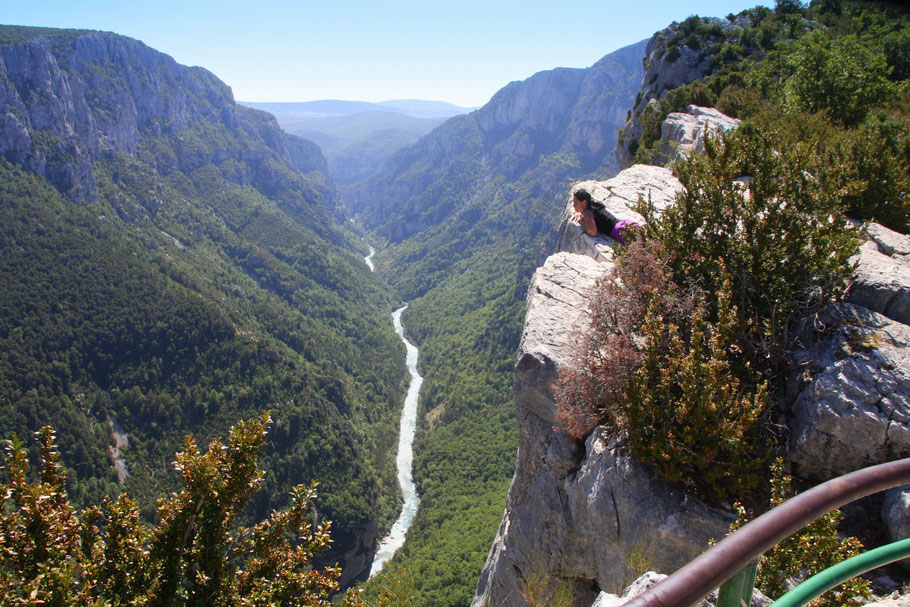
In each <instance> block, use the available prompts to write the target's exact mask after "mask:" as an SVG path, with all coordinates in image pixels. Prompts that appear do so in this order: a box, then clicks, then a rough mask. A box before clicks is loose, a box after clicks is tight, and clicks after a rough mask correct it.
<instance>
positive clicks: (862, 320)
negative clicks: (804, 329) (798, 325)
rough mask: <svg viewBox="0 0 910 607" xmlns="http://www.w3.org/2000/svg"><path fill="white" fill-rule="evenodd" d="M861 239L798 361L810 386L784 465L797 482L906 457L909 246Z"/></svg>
mask: <svg viewBox="0 0 910 607" xmlns="http://www.w3.org/2000/svg"><path fill="white" fill-rule="evenodd" d="M866 233H867V235H868V237H869V238H870V240H869V241H868V242H866V243H865V244H864V245H863V247H862V249H861V250H860V253H859V255H858V256H857V257H856V259H855V261H856V271H855V273H854V277H853V284H852V286H851V289H850V292H849V294H848V296H847V298H846V302H845V303H843V304H837V305H833V306H830V307H828V308H827V309H825V310H824V311H823V312H822V313H821V314H820V315H819V316H818V318H817V319H814V323H813V324H814V327H813V332H812V334H811V335H808V336H807V337H806V339H805V341H806V343H808V344H810V345H808V346H807V347H806V348H805V349H804V350H802V351H800V352H798V353H797V359H798V360H799V361H800V362H801V363H802V364H803V365H806V366H807V368H808V371H807V374H808V375H809V379H808V381H806V382H805V387H804V388H802V390H801V391H800V392H799V395H798V396H797V398H796V399H795V401H794V403H793V405H792V409H791V411H790V415H791V418H792V419H791V421H790V424H789V425H790V430H791V438H790V442H789V457H790V459H791V460H792V461H793V464H794V471H795V473H796V474H797V475H799V476H800V477H802V478H806V479H812V480H826V479H828V478H831V477H833V476H838V475H840V474H844V473H846V472H850V471H852V470H856V469H858V468H862V467H864V466H869V465H873V464H877V463H881V462H885V461H889V460H891V459H895V458H898V457H907V456H910V358H908V356H907V353H908V351H910V326H907V323H908V322H910V300H908V295H907V293H908V292H910V288H908V287H910V265H908V260H907V257H906V255H907V253H908V252H910V238H908V237H907V236H904V235H901V234H897V233H896V232H892V231H891V230H888V229H887V228H884V227H883V226H880V225H876V224H873V225H871V226H869V227H868V228H867V231H866Z"/></svg>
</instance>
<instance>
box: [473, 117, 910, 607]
mask: <svg viewBox="0 0 910 607" xmlns="http://www.w3.org/2000/svg"><path fill="white" fill-rule="evenodd" d="M699 113H700V114H702V115H709V114H711V112H706V111H701V110H699ZM690 115H698V114H690ZM721 116H722V115H721ZM725 118H726V117H723V118H719V120H721V121H723V120H724V119H725ZM684 120H688V119H684ZM700 128H701V129H702V131H703V130H704V129H708V128H712V126H711V125H708V124H707V123H706V124H703V125H701V127H700ZM699 136H703V133H696V134H695V136H694V138H691V137H690V139H692V140H694V139H697V138H698V137H699ZM674 149H675V146H674ZM576 187H584V188H586V189H587V190H588V191H590V192H591V193H592V195H593V197H594V199H595V200H598V201H601V202H603V203H604V205H605V206H606V207H607V208H608V209H609V210H611V211H612V212H613V213H614V214H616V215H617V216H619V217H623V218H637V215H636V213H635V212H634V211H633V210H631V209H630V208H629V205H630V204H631V203H632V202H634V201H635V200H637V199H638V196H639V195H640V196H642V197H645V198H648V197H650V198H651V200H652V201H653V202H654V203H655V205H656V206H657V208H658V209H660V208H662V207H663V206H665V205H666V204H669V203H670V202H671V201H672V199H673V198H674V196H675V193H676V192H677V191H679V189H680V188H681V185H680V184H679V182H678V181H676V179H675V178H674V177H673V175H672V173H671V171H670V170H669V169H666V168H662V167H655V166H645V165H634V166H632V167H630V168H628V169H626V170H624V171H622V172H621V173H620V174H619V175H618V176H617V177H615V178H614V179H611V180H609V181H606V182H584V183H581V184H577V186H576ZM570 213H571V196H569V197H568V200H567V204H566V210H565V212H564V214H563V221H562V223H561V225H560V231H559V234H560V238H559V242H560V252H558V253H556V254H555V255H552V256H551V257H549V258H548V259H547V260H546V262H545V263H544V265H543V266H542V267H540V268H539V269H538V270H537V272H536V273H535V275H534V278H533V281H532V284H531V287H530V289H529V291H528V298H527V316H526V321H525V327H524V332H523V335H522V340H521V345H520V348H519V352H518V359H517V363H516V368H515V380H514V394H515V405H516V409H517V418H518V422H519V449H518V456H517V460H516V471H515V476H514V479H513V481H512V486H511V489H510V492H509V497H508V501H507V505H506V511H505V514H504V516H503V520H502V523H501V525H500V528H499V532H498V534H497V537H496V539H495V541H494V544H493V546H492V548H491V550H490V554H489V557H488V559H487V562H486V565H485V567H484V569H483V572H482V574H481V578H480V582H479V585H478V590H477V594H476V596H475V599H474V602H473V603H472V605H473V606H474V607H480V606H481V605H484V604H486V602H487V601H488V602H489V604H495V605H507V606H516V607H517V606H523V605H525V604H526V603H525V601H524V599H523V598H522V582H523V580H525V579H527V578H528V576H529V575H531V574H532V573H533V572H535V571H536V572H540V571H543V572H544V573H545V574H546V575H548V576H550V578H551V579H554V580H558V579H563V580H571V581H573V582H575V588H576V597H575V598H576V604H577V605H588V604H591V601H592V600H593V599H594V597H595V596H596V594H597V592H599V591H606V592H611V593H614V594H620V592H621V591H622V589H623V588H624V587H625V586H626V585H627V584H628V583H629V582H630V581H631V580H632V579H634V578H635V577H636V576H637V574H638V573H640V570H639V568H640V567H647V568H651V569H654V570H656V571H661V572H672V571H673V570H675V569H676V568H677V567H679V566H680V565H682V564H683V563H684V562H686V561H688V560H690V559H691V558H692V557H694V556H696V555H697V554H699V553H700V552H701V551H703V550H704V549H705V548H706V547H707V543H708V540H709V539H711V538H720V537H722V536H723V535H725V534H726V530H727V525H728V524H729V523H730V521H731V520H732V519H733V516H732V514H731V512H730V511H725V510H718V509H716V508H712V507H709V506H707V505H705V504H703V503H701V502H699V501H698V500H697V499H695V498H693V497H692V496H691V495H687V494H685V493H684V492H681V491H680V490H678V489H676V488H674V487H672V486H670V485H669V484H668V483H667V482H666V481H664V480H663V479H661V478H659V477H657V476H655V475H654V474H653V473H652V472H651V470H650V468H649V467H647V466H643V465H641V464H640V463H638V462H637V461H636V460H635V459H634V458H632V457H631V455H630V454H629V451H628V449H627V448H626V438H625V436H624V435H622V434H619V435H611V434H610V433H608V432H607V431H606V430H605V429H604V428H601V427H599V428H597V429H595V431H594V432H593V433H592V434H591V435H590V436H589V437H588V439H587V440H586V441H585V442H584V444H579V443H577V442H575V441H573V440H572V439H570V438H569V437H568V436H567V435H566V434H564V433H562V432H560V431H557V430H554V428H553V422H554V419H555V412H556V406H555V402H554V396H553V391H552V386H553V382H554V381H555V379H556V378H557V376H558V374H559V372H560V371H561V370H563V369H567V368H572V366H573V365H574V364H576V363H577V361H576V360H575V356H576V349H575V344H576V343H577V341H578V339H579V327H584V326H585V323H586V320H585V318H586V316H587V305H588V304H587V300H588V298H589V296H590V294H591V292H592V289H593V288H594V286H595V283H596V281H597V279H598V278H599V277H601V276H603V275H604V274H605V273H606V272H608V271H609V268H610V267H611V264H612V246H611V245H612V243H611V241H610V239H609V238H605V237H602V236H599V237H597V238H590V237H588V236H587V235H586V234H584V233H583V232H582V231H581V230H580V228H579V227H578V225H577V224H574V223H572V222H571V221H569V218H570ZM864 233H865V234H866V236H867V238H868V241H867V242H866V244H865V245H864V246H863V248H862V250H861V252H860V254H859V255H858V256H857V258H856V260H855V261H856V270H855V274H854V279H853V284H852V287H851V289H850V292H849V295H848V297H847V298H846V301H845V302H844V303H841V304H837V305H833V306H830V307H829V308H827V309H826V310H824V311H823V312H822V313H821V314H820V315H818V317H817V318H814V319H812V322H808V323H807V325H806V326H807V329H806V332H805V335H804V336H803V338H802V340H801V343H802V344H803V348H802V350H801V351H800V352H798V354H797V357H798V359H799V360H800V361H801V367H800V369H799V370H798V372H797V373H795V374H794V376H793V377H792V378H791V380H790V383H789V387H788V390H787V394H788V399H787V402H788V403H789V404H788V405H787V406H786V407H785V411H784V415H783V419H782V420H781V423H783V424H786V426H787V427H789V430H790V436H789V441H788V444H787V453H788V456H787V457H788V460H789V462H790V463H791V464H792V468H793V473H794V474H795V475H796V476H797V477H798V478H799V479H802V480H805V481H809V482H818V481H823V480H827V479H828V478H832V477H833V476H837V475H840V474H843V473H845V472H848V471H851V470H854V469H857V468H860V467H863V466H867V465H872V464H875V463H880V462H883V461H888V460H890V459H893V458H895V457H906V456H908V455H910V366H908V361H910V328H908V326H907V324H906V323H907V322H908V321H910V314H908V312H907V310H908V309H910V308H908V306H907V305H906V304H907V302H906V301H905V299H906V294H907V293H908V288H910V266H908V265H907V260H908V259H910V257H908V255H910V237H907V236H904V235H900V234H896V233H894V232H891V231H890V230H887V229H885V228H883V227H881V226H879V225H875V224H872V225H870V226H867V227H866V229H865V232H864ZM907 495H908V491H906V490H904V491H901V490H894V491H892V492H891V494H889V497H888V500H887V502H886V504H885V506H884V508H883V512H876V511H875V510H874V508H875V506H874V505H873V507H872V511H871V513H870V510H869V507H868V505H867V507H866V512H867V516H868V520H867V521H865V523H866V525H867V526H869V527H875V528H879V529H886V530H887V533H888V534H889V536H890V537H892V538H894V539H897V538H900V537H906V533H907V532H908V528H910V526H908V525H907V523H906V520H907V508H908V503H910V498H908V497H907ZM598 604H603V605H607V604H610V605H612V604H614V603H610V602H608V601H607V600H606V599H605V598H604V597H601V601H600V602H599V603H598Z"/></svg>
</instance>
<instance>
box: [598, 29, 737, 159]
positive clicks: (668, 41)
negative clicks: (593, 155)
mask: <svg viewBox="0 0 910 607" xmlns="http://www.w3.org/2000/svg"><path fill="white" fill-rule="evenodd" d="M701 22H702V24H703V25H705V26H719V27H720V28H721V29H722V30H723V31H730V30H732V29H734V28H737V27H742V26H743V25H745V24H746V23H748V17H745V16H741V17H737V19H736V20H735V21H733V22H730V21H728V20H727V19H714V18H709V17H705V18H702V19H701ZM684 38H685V36H684V35H683V32H681V24H679V23H673V24H671V25H670V26H669V27H668V28H666V29H664V30H662V31H659V32H657V33H656V34H654V36H653V37H652V38H651V40H649V41H648V48H647V50H646V51H645V60H644V66H645V71H644V75H643V76H642V80H641V89H640V92H639V96H638V98H637V99H636V102H635V107H634V108H633V109H632V111H631V113H630V114H629V117H628V118H627V119H626V122H625V125H624V126H623V130H622V133H621V134H620V136H619V138H618V139H617V142H616V160H617V162H618V163H619V167H620V168H623V169H624V168H628V167H630V166H632V163H633V162H634V158H635V150H636V149H637V147H638V142H639V139H641V136H642V125H641V121H640V116H641V114H642V113H643V112H644V111H645V108H647V107H648V106H649V105H651V104H653V103H657V102H658V101H660V100H661V99H663V98H664V96H665V95H666V94H667V92H669V91H670V90H672V89H674V88H676V87H678V86H681V85H684V84H689V83H690V82H694V81H696V80H699V79H701V78H702V77H703V76H704V75H705V74H707V73H708V69H709V65H710V61H709V56H710V54H709V53H707V52H705V48H704V46H703V47H702V48H701V49H699V50H696V49H693V48H691V47H690V46H688V45H687V44H685V43H684V42H683V39H684ZM714 43H715V40H713V39H710V38H708V39H705V40H701V42H700V44H702V45H712V44H714Z"/></svg>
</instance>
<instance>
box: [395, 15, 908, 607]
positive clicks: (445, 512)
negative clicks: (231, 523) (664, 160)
mask: <svg viewBox="0 0 910 607" xmlns="http://www.w3.org/2000/svg"><path fill="white" fill-rule="evenodd" d="M739 17H743V18H745V19H738V18H737V15H732V14H731V15H730V16H729V17H728V18H727V19H728V20H729V21H730V23H731V24H732V23H736V24H737V25H736V26H735V27H732V28H730V29H726V28H720V27H712V25H711V22H710V21H707V20H704V19H702V18H700V17H691V18H689V19H687V20H685V21H684V22H683V23H680V24H676V25H675V26H674V27H673V28H670V29H669V30H667V31H665V32H661V33H658V34H657V36H658V38H659V42H661V43H662V44H663V50H662V51H659V52H663V53H670V54H673V53H674V52H676V53H678V49H679V48H680V47H681V46H683V45H688V46H689V47H690V48H694V49H697V50H698V51H699V52H700V53H702V54H703V56H704V58H706V59H708V61H709V65H710V67H709V71H708V73H707V75H706V76H705V77H704V78H703V79H702V80H699V81H697V82H694V83H692V84H689V85H684V86H682V87H679V88H678V89H674V90H672V91H670V92H669V93H668V94H667V95H666V96H665V97H664V98H663V100H662V101H661V102H660V103H658V104H652V105H650V106H648V109H647V110H646V113H645V114H644V115H642V116H641V120H642V122H643V124H644V126H645V129H644V136H643V137H642V140H641V141H640V142H638V145H637V149H636V151H637V161H640V162H655V161H658V160H659V158H658V155H657V153H658V151H659V144H660V142H659V136H660V123H661V122H662V121H663V119H664V118H665V117H666V115H667V114H668V113H669V112H671V111H680V110H682V109H684V108H685V106H686V105H688V104H690V103H696V104H701V105H715V106H717V107H719V108H720V109H721V110H722V111H725V112H727V113H729V114H731V115H733V116H736V117H739V118H742V119H744V120H746V122H747V126H746V129H747V131H748V129H754V130H755V131H754V133H753V134H752V135H750V136H749V139H748V140H749V141H750V142H751V143H750V144H749V145H761V142H762V141H765V142H766V143H769V142H768V140H767V138H768V137H772V135H773V137H776V139H775V145H781V144H784V145H786V144H793V145H794V148H793V149H815V150H819V149H821V150H824V151H825V153H829V154H830V156H827V158H829V159H837V160H838V162H836V163H829V166H831V167H832V169H833V168H834V167H836V169H834V170H836V171H840V173H839V174H838V175H832V177H831V178H832V181H831V182H830V183H831V184H836V183H839V184H840V186H841V189H840V190H839V192H840V193H841V194H846V198H844V200H843V201H842V202H843V204H845V205H846V206H847V207H848V208H847V210H848V211H849V212H850V213H851V214H852V215H853V216H856V217H861V218H873V217H874V218H876V219H879V220H881V221H884V222H885V223H886V224H888V225H890V226H892V227H895V228H898V229H905V225H906V224H905V223H904V222H905V221H906V218H907V217H908V214H907V209H906V206H905V205H906V192H907V184H908V181H907V167H908V166H910V162H908V159H910V156H908V150H910V148H908V139H907V136H906V134H907V128H906V125H907V122H906V118H905V117H906V110H907V105H908V101H907V99H908V97H907V94H908V91H907V87H906V85H905V82H904V81H905V79H906V77H907V74H906V65H905V63H906V57H908V56H910V28H908V27H907V24H908V21H907V11H906V10H905V9H903V8H899V7H896V6H894V5H889V4H876V3H850V2H843V3H841V2H837V1H827V2H820V3H813V6H812V7H811V8H809V7H807V6H804V5H802V4H800V3H798V2H789V1H785V2H779V3H778V6H777V8H776V10H770V9H766V8H763V7H758V8H756V9H752V10H750V11H745V12H744V13H742V14H741V15H740V16H739ZM838 66H840V67H844V66H846V67H847V68H848V69H846V70H837V69H836V67H838ZM645 67H647V66H645ZM859 83H862V84H859ZM857 86H859V88H857ZM851 87H852V88H851ZM495 100H496V99H495V98H494V100H493V102H495ZM825 100H828V101H825ZM493 102H491V103H493ZM632 105H633V104H632V103H631V102H630V103H629V104H628V107H629V108H631V107H632ZM456 120H460V121H462V123H464V122H466V121H467V120H468V118H467V117H461V118H459V119H456ZM454 123H455V120H453V121H450V122H449V123H447V124H446V125H444V126H443V127H442V129H447V128H448V129H449V130H450V139H451V135H452V134H454V133H455V132H458V133H459V134H461V135H462V136H464V135H465V134H467V137H466V139H465V141H467V142H468V145H477V144H476V143H474V142H479V134H472V133H470V131H469V130H465V129H461V131H456V130H455V129H454V128H453V127H452V125H453V124H454ZM762 137H765V139H762ZM430 138H432V134H431V135H430ZM472 138H473V139H472ZM466 149H468V148H466V147H464V146H463V147H459V148H456V151H455V153H454V154H453V155H452V156H451V157H449V158H447V159H443V160H439V161H437V162H438V164H439V165H440V167H443V168H440V169H438V171H448V172H449V175H448V177H453V178H446V179H445V180H442V179H438V180H435V181H434V179H437V178H438V177H439V174H438V173H436V174H434V173H433V172H432V171H429V170H428V169H426V168H425V167H421V166H420V164H419V163H414V164H413V165H410V166H409V167H408V169H407V170H408V171H411V172H413V173H416V174H422V171H425V172H427V174H428V175H430V176H431V178H430V180H429V181H430V183H432V184H433V185H432V186H431V187H429V188H428V189H427V190H426V191H425V192H424V193H423V194H422V195H421V196H422V198H420V199H419V200H420V202H419V203H418V204H417V205H416V208H410V207H409V206H408V204H405V203H402V208H403V209H405V208H407V209H409V210H410V211H412V212H414V213H416V214H417V215H419V216H421V217H424V218H425V221H424V223H426V224H429V227H426V228H423V229H420V230H418V232H417V233H416V234H414V235H412V236H409V237H405V238H404V239H403V240H401V241H400V242H398V241H396V242H393V243H391V244H390V245H389V246H388V247H387V248H385V249H384V250H383V251H382V252H381V254H380V266H379V267H380V269H381V270H382V271H383V272H384V273H385V275H386V276H387V277H388V279H389V281H390V282H391V283H392V284H393V286H395V287H396V288H397V289H398V290H399V292H400V293H401V294H402V297H403V298H405V299H408V300H410V301H411V304H410V306H409V308H408V310H407V312H406V314H405V322H406V324H407V326H408V329H409V331H410V333H411V334H412V335H413V336H414V339H415V342H416V343H417V344H418V345H419V347H420V348H421V363H422V365H423V367H424V374H425V377H426V381H425V383H424V388H423V393H422V395H421V405H422V407H423V410H424V411H425V412H426V415H425V417H424V418H423V422H422V426H421V428H420V434H419V438H418V441H417V443H416V459H415V477H416V480H417V483H418V487H419V489H420V491H421V494H422V501H421V508H420V511H419V512H418V515H417V519H416V521H415V525H414V527H413V528H412V530H411V531H410V532H409V536H408V541H407V543H406V545H405V547H404V549H403V550H402V551H401V554H399V555H397V556H396V558H395V559H394V560H393V563H392V570H393V571H396V570H397V571H399V572H407V573H408V574H409V575H411V576H413V578H414V580H415V582H414V583H415V603H416V604H420V605H453V606H454V605H466V604H467V603H468V602H469V601H470V598H471V596H472V594H473V591H474V586H475V584H476V579H477V576H478V574H479V571H480V567H481V566H482V564H483V560H484V558H485V556H486V553H487V551H488V548H489V545H490V542H491V540H492V538H493V535H494V534H495V529H496V526H497V524H498V521H499V519H500V513H501V509H502V507H503V505H504V502H505V492H506V487H507V486H508V483H509V479H510V477H511V472H512V464H511V460H512V458H513V457H514V452H515V451H514V449H515V441H516V422H515V420H514V414H513V412H512V398H511V389H510V387H511V380H512V365H513V362H514V354H515V350H516V347H517V345H518V338H519V336H520V330H521V323H522V321H523V316H524V306H523V299H524V293H525V290H526V288H527V285H528V283H529V280H530V276H531V273H532V272H533V269H534V268H536V267H537V265H539V264H540V263H541V262H542V259H543V257H544V256H545V255H546V253H548V252H550V249H551V247H552V241H551V240H549V239H548V236H551V235H552V228H553V227H554V226H553V224H554V222H555V219H556V218H557V216H558V213H559V211H560V210H561V204H562V200H563V197H564V196H565V195H566V192H567V191H568V187H569V185H570V183H571V181H572V180H580V179H583V178H606V177H609V176H611V175H612V173H611V170H610V168H609V165H608V164H607V163H606V162H604V164H603V165H602V166H601V167H591V166H590V165H587V164H585V163H583V162H579V160H580V159H579V157H578V156H577V150H573V149H572V147H571V146H566V147H564V148H562V149H561V150H558V151H553V152H550V153H549V154H544V155H543V156H541V157H540V158H539V159H538V160H539V165H535V166H534V167H533V168H530V169H528V170H526V171H524V172H522V174H521V175H520V176H518V177H516V176H514V175H511V176H510V175H506V174H500V175H498V176H493V177H490V176H488V175H487V174H486V173H484V171H485V170H486V167H485V165H484V164H483V163H484V159H483V157H482V156H481V155H480V154H481V153H482V152H480V151H478V152H476V153H471V152H467V151H466ZM414 151H415V152H416V151H417V148H416V147H415V148H414ZM822 158H825V156H818V157H816V158H815V160H813V162H818V161H820V160H819V159H822ZM875 158H877V159H879V160H880V162H875V161H873V159H875ZM428 162H430V161H429V160H428V159H424V160H423V163H428ZM472 172H475V173H477V174H482V175H484V176H483V177H482V178H481V179H477V178H472V175H471V173H472ZM838 180H839V181H838ZM425 182H426V180H425V181H424V183H425ZM829 185H830V184H829ZM831 187H833V186H831ZM440 207H445V208H444V209H443V211H442V212H439V210H438V209H439V208H440ZM440 217H442V218H443V219H440ZM410 219H411V218H409V217H407V214H406V213H405V214H403V215H402V216H400V217H399V218H395V217H394V216H393V217H392V218H391V220H390V219H389V216H388V215H383V217H382V221H384V222H386V223H385V225H383V226H381V228H380V231H381V233H383V234H385V235H386V236H389V235H393V234H395V230H394V228H392V229H391V230H390V229H389V224H390V223H394V222H395V221H399V222H400V223H401V224H402V225H404V224H405V223H406V222H408V221H409V220H410ZM436 223H438V225H434V224H436ZM453 508H454V510H453Z"/></svg>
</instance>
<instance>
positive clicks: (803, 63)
mask: <svg viewBox="0 0 910 607" xmlns="http://www.w3.org/2000/svg"><path fill="white" fill-rule="evenodd" d="M785 61H786V63H787V64H788V65H789V66H790V68H791V69H792V71H793V75H792V77H791V78H789V79H788V80H787V82H786V85H785V87H784V101H785V103H786V105H787V106H788V107H790V108H794V109H800V110H806V111H809V112H820V111H827V112H828V113H829V115H830V116H831V118H832V119H834V120H836V121H837V122H839V123H841V124H844V125H856V124H859V123H860V122H861V121H862V120H863V119H864V118H865V117H866V115H867V114H868V113H869V111H870V110H871V109H872V108H873V107H875V106H877V105H882V104H885V103H887V102H888V101H889V100H890V99H892V98H893V97H894V95H895V94H896V89H895V87H894V85H893V83H892V82H891V81H890V80H888V76H889V74H890V72H891V69H892V68H890V67H889V66H888V61H887V59H886V57H885V55H884V53H881V52H878V51H876V50H874V49H871V48H870V47H869V46H868V45H866V44H863V43H862V42H861V41H860V40H859V39H858V38H857V37H856V36H855V35H850V36H843V37H840V38H835V39H832V38H830V37H829V36H828V34H826V33H825V32H823V31H818V30H817V31H814V32H811V33H809V34H807V35H805V36H803V37H802V38H800V40H799V41H797V42H796V44H794V46H793V48H791V49H790V50H789V51H788V52H787V53H786V55H785Z"/></svg>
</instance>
